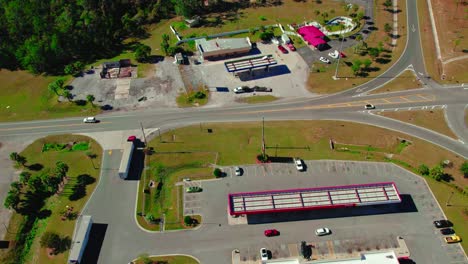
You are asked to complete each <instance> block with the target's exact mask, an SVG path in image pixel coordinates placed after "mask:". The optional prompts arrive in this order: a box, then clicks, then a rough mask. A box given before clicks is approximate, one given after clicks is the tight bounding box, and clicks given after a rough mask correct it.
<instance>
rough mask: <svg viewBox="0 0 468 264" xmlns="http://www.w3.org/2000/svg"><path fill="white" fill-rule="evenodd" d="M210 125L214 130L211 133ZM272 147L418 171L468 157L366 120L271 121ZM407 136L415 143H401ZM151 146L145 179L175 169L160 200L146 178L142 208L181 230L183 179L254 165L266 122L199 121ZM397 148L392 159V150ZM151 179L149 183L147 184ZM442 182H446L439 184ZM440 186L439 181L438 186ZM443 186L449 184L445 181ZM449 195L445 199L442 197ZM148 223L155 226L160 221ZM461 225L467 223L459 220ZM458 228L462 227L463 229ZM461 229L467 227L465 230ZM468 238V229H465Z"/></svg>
mask: <svg viewBox="0 0 468 264" xmlns="http://www.w3.org/2000/svg"><path fill="white" fill-rule="evenodd" d="M208 129H210V130H211V133H208ZM265 138H266V139H265V141H266V147H267V148H266V152H267V154H268V155H269V156H270V157H273V158H274V157H296V156H299V157H301V158H303V159H305V160H317V159H336V160H367V161H387V162H393V163H395V164H397V165H399V166H402V167H404V168H407V169H409V170H411V171H416V168H417V167H418V166H419V165H421V164H427V165H428V166H429V167H433V166H435V165H437V164H438V163H439V162H440V161H441V160H444V159H449V160H451V161H452V162H453V164H454V165H453V168H458V167H459V166H460V164H461V163H462V162H463V161H464V159H462V158H460V157H459V156H457V155H454V154H453V153H451V152H449V151H447V150H445V149H441V148H440V147H437V146H435V145H432V144H430V143H427V142H425V141H422V140H420V139H417V138H413V137H410V136H407V135H404V134H401V133H397V132H393V131H389V130H385V129H382V128H378V127H373V126H365V125H362V124H355V123H348V122H338V121H286V122H266V123H265ZM330 138H333V140H334V142H335V149H336V150H331V149H330V145H329V139H330ZM402 139H405V140H407V141H410V142H411V144H404V143H401V142H402V141H401V140H402ZM149 146H151V147H153V148H154V150H155V151H156V153H155V154H153V155H150V156H148V159H147V164H150V173H149V174H148V175H147V177H146V178H145V182H146V184H147V183H148V182H149V179H152V180H154V181H155V182H157V183H158V182H159V181H160V180H158V179H159V178H158V177H157V173H155V171H156V170H155V168H156V167H157V164H161V165H164V166H165V167H166V168H168V169H170V170H172V171H171V172H170V173H167V174H166V175H165V176H164V178H163V180H162V182H163V186H162V190H161V194H160V195H159V198H158V199H154V197H155V196H154V191H153V190H151V198H150V195H148V194H147V195H143V186H142V185H143V184H142V183H141V182H140V191H139V193H140V194H141V195H140V196H139V205H138V209H137V212H141V208H143V205H142V204H141V203H142V202H143V199H145V198H144V197H143V196H147V197H146V199H145V203H146V205H145V208H146V212H151V213H153V214H155V216H156V217H160V214H161V213H162V212H164V213H166V220H167V223H168V224H167V225H166V229H167V230H169V229H181V228H185V227H184V225H183V214H182V212H181V206H182V195H183V190H182V189H181V187H176V186H175V185H174V184H175V183H176V182H179V181H181V179H183V178H186V177H188V178H191V179H195V178H200V179H204V178H211V177H213V176H212V168H210V167H209V166H208V165H209V164H218V165H222V166H230V165H236V164H253V163H255V156H256V155H257V154H259V153H260V150H261V122H260V121H259V122H248V123H242V124H240V123H223V124H218V123H215V124H207V123H203V124H198V125H193V126H189V127H183V128H180V129H177V130H173V131H171V132H170V133H165V134H163V135H162V138H161V142H160V140H159V138H156V139H155V140H153V141H151V142H150V143H149ZM388 153H392V154H393V158H392V159H388V158H387V157H386V154H388ZM445 172H446V173H449V174H451V175H452V176H453V177H454V181H453V182H452V184H454V185H457V186H459V187H460V188H464V187H465V186H466V181H464V180H463V176H462V175H461V174H460V172H459V171H458V170H456V169H446V171H445ZM146 184H145V185H146ZM439 184H441V183H439ZM437 186H438V185H437ZM442 186H445V185H443V184H442ZM442 199H443V198H442ZM139 220H140V221H139V222H140V223H143V224H142V225H143V226H144V227H146V228H148V229H151V230H158V228H159V226H156V225H154V226H148V225H145V223H144V220H142V218H141V217H140V218H139ZM454 221H457V222H456V225H462V223H460V222H459V220H457V219H454ZM457 232H458V231H457ZM461 232H464V231H463V230H462V231H461ZM460 234H461V235H463V236H466V237H468V234H466V233H460Z"/></svg>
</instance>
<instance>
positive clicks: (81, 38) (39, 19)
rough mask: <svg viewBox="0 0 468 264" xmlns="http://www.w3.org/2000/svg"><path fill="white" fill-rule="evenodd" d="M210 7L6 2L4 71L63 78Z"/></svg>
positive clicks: (146, 0) (178, 2)
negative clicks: (150, 27) (162, 24)
mask: <svg viewBox="0 0 468 264" xmlns="http://www.w3.org/2000/svg"><path fill="white" fill-rule="evenodd" d="M204 2H205V1H203V0H0V68H7V69H11V70H15V69H25V70H28V71H30V72H32V73H35V74H40V73H48V74H62V73H63V71H64V69H65V67H66V66H68V67H70V65H77V64H76V62H79V64H78V65H84V64H87V63H90V62H92V61H94V60H96V59H99V58H104V57H112V56H115V55H117V54H119V52H120V51H121V50H122V48H123V40H124V39H126V38H129V37H137V38H138V37H142V36H144V35H145V29H144V26H145V25H146V24H149V23H157V22H158V21H160V20H161V19H165V18H170V17H172V16H174V15H182V16H185V17H191V16H193V15H194V14H199V13H202V12H208V11H209V10H208V9H206V8H204V6H203V4H204ZM211 2H213V1H210V3H211ZM214 2H215V3H217V4H219V3H218V1H214ZM221 2H222V1H221ZM210 8H216V4H213V5H212V6H210ZM73 63H74V64H73Z"/></svg>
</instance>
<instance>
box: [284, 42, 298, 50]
mask: <svg viewBox="0 0 468 264" xmlns="http://www.w3.org/2000/svg"><path fill="white" fill-rule="evenodd" d="M286 46H288V48H289V50H290V51H296V47H294V45H293V44H292V43H287V44H286Z"/></svg>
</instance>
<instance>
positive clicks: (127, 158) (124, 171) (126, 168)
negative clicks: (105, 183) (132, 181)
mask: <svg viewBox="0 0 468 264" xmlns="http://www.w3.org/2000/svg"><path fill="white" fill-rule="evenodd" d="M136 139H137V137H136V136H129V137H128V138H127V141H126V142H125V143H124V146H123V154H122V159H121V160H120V166H119V177H120V178H121V179H127V177H128V173H129V172H130V164H131V163H132V156H133V149H134V148H135V144H134V142H135V141H136Z"/></svg>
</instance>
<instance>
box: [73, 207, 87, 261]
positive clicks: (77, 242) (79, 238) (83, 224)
mask: <svg viewBox="0 0 468 264" xmlns="http://www.w3.org/2000/svg"><path fill="white" fill-rule="evenodd" d="M77 223H78V222H77ZM90 225H92V221H91V216H90V215H83V216H82V217H81V220H80V221H79V226H78V229H77V230H76V233H75V237H74V238H73V243H72V245H71V249H70V256H69V257H68V259H69V260H78V259H79V258H80V254H82V253H83V247H86V241H85V239H86V235H87V234H88V231H89V228H90Z"/></svg>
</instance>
